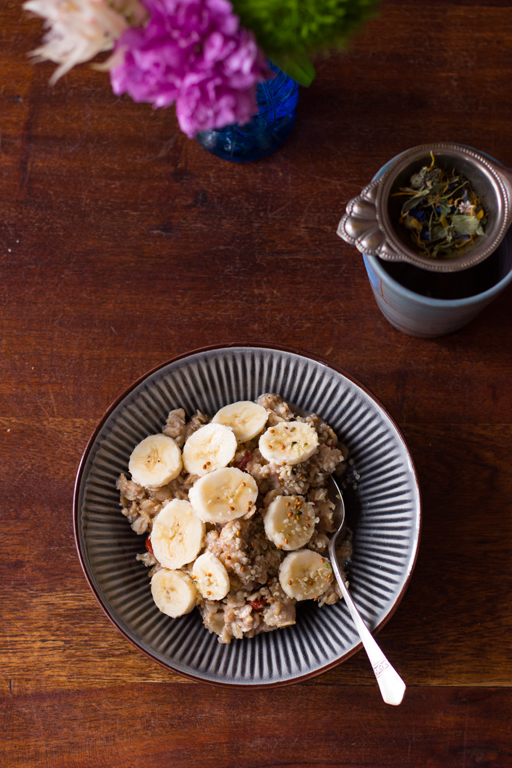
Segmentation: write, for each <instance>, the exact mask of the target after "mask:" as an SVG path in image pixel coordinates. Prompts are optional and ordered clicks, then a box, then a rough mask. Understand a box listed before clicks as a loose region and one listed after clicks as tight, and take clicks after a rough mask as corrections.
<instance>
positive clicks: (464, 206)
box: [457, 200, 475, 216]
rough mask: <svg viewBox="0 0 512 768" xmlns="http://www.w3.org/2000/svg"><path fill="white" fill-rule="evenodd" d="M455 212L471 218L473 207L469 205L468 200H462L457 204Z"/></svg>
mask: <svg viewBox="0 0 512 768" xmlns="http://www.w3.org/2000/svg"><path fill="white" fill-rule="evenodd" d="M457 210H458V212H459V213H463V214H465V215H466V216H473V213H474V210H475V206H474V205H473V204H472V203H471V201H470V200H462V201H461V202H460V203H459V205H458V207H457Z"/></svg>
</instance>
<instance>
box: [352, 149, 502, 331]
mask: <svg viewBox="0 0 512 768" xmlns="http://www.w3.org/2000/svg"><path fill="white" fill-rule="evenodd" d="M409 151H410V150H409ZM471 152H472V153H475V150H471ZM403 154H406V153H403ZM400 157H401V155H398V156H397V157H396V158H393V160H391V161H390V162H389V163H387V164H386V165H384V166H383V167H382V168H381V169H380V170H379V171H378V173H377V174H376V175H375V177H374V179H373V182H375V181H377V180H378V179H379V178H380V177H382V176H383V175H385V174H386V172H387V171H388V169H389V168H390V167H391V166H392V165H393V164H394V163H396V161H397V159H399V158H400ZM483 157H485V158H486V159H488V160H490V161H491V162H492V163H496V161H495V160H494V159H493V158H489V157H488V156H487V155H484V156H483ZM498 167H499V164H498ZM373 182H372V183H373ZM342 221H343V220H342ZM345 221H346V218H345ZM338 234H340V236H342V237H343V235H342V234H341V232H340V231H339V230H338ZM343 239H347V238H346V237H344V238H343ZM363 260H364V264H365V267H366V271H367V274H368V277H369V279H370V283H371V287H372V290H373V294H374V296H375V300H376V302H377V306H378V307H379V309H380V310H381V312H382V313H383V315H384V316H385V317H386V319H387V320H389V322H390V323H391V324H392V325H393V326H394V327H395V328H398V330H400V331H403V332H404V333H407V334H409V335H410V336H418V337H423V338H431V337H435V336H444V335H446V334H448V333H452V332H453V331H456V330H458V329H459V328H462V327H463V326H465V325H466V324H467V323H469V322H470V321H471V320H473V318H475V317H476V316H477V315H478V314H479V313H480V312H481V311H482V310H483V309H484V307H486V306H487V305H488V304H490V302H491V301H492V300H493V299H494V298H495V297H496V296H498V295H499V294H500V293H501V292H502V291H503V290H504V289H505V288H506V287H507V286H508V285H509V284H510V283H511V282H512V232H511V229H506V230H505V233H504V234H503V236H502V239H501V240H500V242H499V244H498V246H497V247H496V248H495V250H493V252H492V253H491V254H490V255H489V256H487V257H486V258H485V259H484V260H482V261H480V262H479V263H478V264H476V265H475V266H472V267H469V268H467V269H463V270H461V271H458V272H441V271H439V270H438V271H427V269H425V268H421V267H418V266H416V265H415V264H413V263H410V261H403V260H388V259H382V258H379V257H378V256H375V255H370V254H369V253H367V252H364V253H363Z"/></svg>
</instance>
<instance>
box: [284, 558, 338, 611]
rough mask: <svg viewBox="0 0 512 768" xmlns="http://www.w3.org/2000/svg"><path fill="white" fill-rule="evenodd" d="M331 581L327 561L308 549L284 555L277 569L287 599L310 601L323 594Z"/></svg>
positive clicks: (330, 572)
mask: <svg viewBox="0 0 512 768" xmlns="http://www.w3.org/2000/svg"><path fill="white" fill-rule="evenodd" d="M331 580H332V568H331V564H330V562H329V560H327V558H325V557H322V556H321V555H319V554H318V552H313V551H312V550H310V549H299V551H298V552H291V553H290V554H289V555H286V557H285V559H284V560H283V562H282V563H281V566H280V568H279V582H280V584H281V586H282V588H283V591H284V592H286V594H287V595H288V597H294V598H295V600H312V599H313V598H315V597H318V596H319V595H321V594H323V593H324V592H325V590H326V589H327V587H328V586H329V584H330V582H331Z"/></svg>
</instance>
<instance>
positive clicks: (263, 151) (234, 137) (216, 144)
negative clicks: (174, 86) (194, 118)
mask: <svg viewBox="0 0 512 768" xmlns="http://www.w3.org/2000/svg"><path fill="white" fill-rule="evenodd" d="M268 65H269V67H270V69H271V70H272V72H274V73H275V77H273V78H272V79H270V80H266V81H265V82H264V83H260V84H259V85H258V89H257V92H256V99H257V103H258V108H259V111H258V114H257V115H255V116H254V117H253V119H252V120H251V121H250V122H249V123H246V124H245V125H238V123H234V124H233V125H227V126H226V127H225V128H220V129H219V130H214V129H212V130H210V131H201V132H200V133H198V134H196V139H197V141H198V142H199V143H200V144H201V146H202V147H204V148H205V149H207V150H208V152H211V153H212V155H216V156H217V157H221V158H222V159H223V160H231V161H232V162H234V163H243V162H247V161H248V160H259V159H260V158H262V157H266V156H267V155H270V154H271V153H272V152H275V150H276V149H278V148H279V147H280V146H281V144H282V143H283V142H284V141H285V139H286V138H287V137H288V134H289V133H290V131H291V129H292V127H293V124H294V122H295V112H296V108H297V101H298V100H299V85H298V83H297V82H296V81H295V80H292V78H291V77H288V75H286V74H285V73H284V72H282V71H281V70H280V69H279V68H278V67H276V66H275V64H273V63H272V62H271V61H269V62H268Z"/></svg>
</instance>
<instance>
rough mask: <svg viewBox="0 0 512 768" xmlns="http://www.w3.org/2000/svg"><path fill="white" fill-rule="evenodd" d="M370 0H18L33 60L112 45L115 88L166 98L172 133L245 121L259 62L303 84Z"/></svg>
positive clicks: (364, 14) (88, 55)
mask: <svg viewBox="0 0 512 768" xmlns="http://www.w3.org/2000/svg"><path fill="white" fill-rule="evenodd" d="M377 3H378V0H232V2H230V0H26V2H25V3H24V8H25V9H27V10H29V11H32V12H33V13H35V14H37V15H39V16H42V17H43V18H44V19H45V27H46V29H47V32H46V35H45V38H44V41H43V45H41V46H40V47H39V48H38V49H37V50H35V51H33V55H34V56H35V57H36V58H37V59H38V60H42V59H47V60H50V61H54V62H56V63H57V64H58V65H59V66H58V68H57V70H56V71H55V73H54V75H53V77H52V80H51V82H52V83H55V82H56V81H57V80H58V79H59V77H61V76H62V75H63V74H65V73H66V72H68V71H69V70H70V69H71V68H72V67H74V66H75V65H76V64H79V63H82V62H85V61H90V60H91V59H94V58H95V57H96V56H97V54H99V53H101V52H102V51H106V50H113V53H112V55H111V56H110V58H109V59H108V61H106V62H104V63H103V64H102V65H101V66H102V68H105V69H109V70H110V78H111V83H112V88H113V90H114V92H115V93H116V94H122V93H128V94H129V95H130V96H131V97H132V98H133V99H134V100H135V101H142V102H149V103H151V104H153V106H154V107H167V106H169V105H171V104H176V114H177V117H178V121H179V124H180V127H181V129H182V130H183V131H184V132H185V133H186V134H187V135H188V136H190V137H192V136H194V135H195V134H196V133H197V132H198V131H203V130H208V129H210V128H222V127H224V126H226V125H229V124H231V123H234V122H238V123H241V124H243V123H246V122H248V121H249V120H250V119H251V117H252V116H253V115H254V114H256V112H257V106H256V88H257V85H258V83H261V82H263V81H264V80H265V79H267V78H268V77H270V76H271V72H270V70H269V68H268V65H267V58H270V59H272V60H273V61H274V62H275V63H276V64H277V65H278V66H279V67H280V68H281V69H283V70H284V71H285V72H287V74H289V75H290V76H291V77H293V78H295V79H296V80H297V81H298V82H300V83H302V84H303V85H309V84H310V83H311V81H312V79H313V77H314V74H315V71H314V68H313V65H312V64H311V62H310V59H309V56H310V55H312V54H315V53H318V52H319V51H321V50H323V49H328V48H330V47H335V46H341V45H344V44H345V43H346V41H347V40H348V38H349V37H350V36H351V35H352V34H353V32H354V31H355V30H356V28H357V27H358V26H360V25H361V24H362V23H363V22H364V21H366V19H367V18H368V17H369V15H371V14H372V13H373V12H374V10H375V8H376V5H377Z"/></svg>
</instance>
